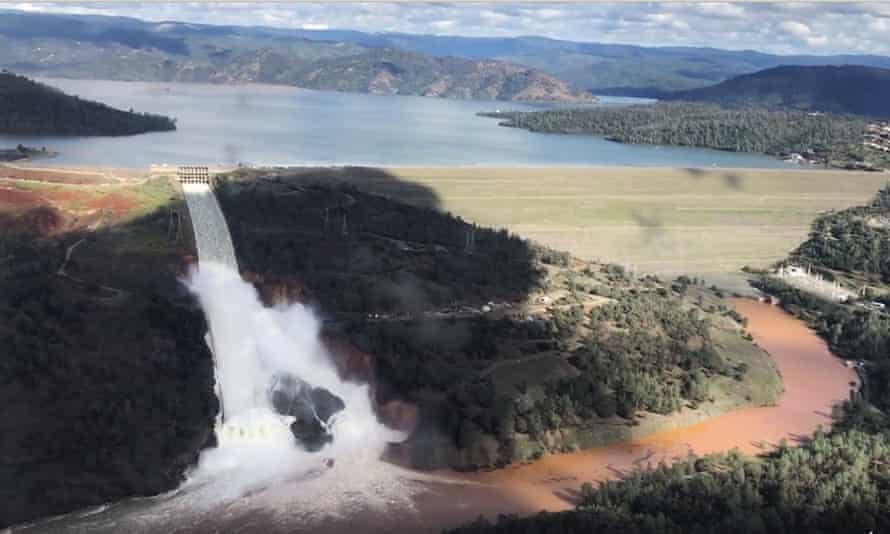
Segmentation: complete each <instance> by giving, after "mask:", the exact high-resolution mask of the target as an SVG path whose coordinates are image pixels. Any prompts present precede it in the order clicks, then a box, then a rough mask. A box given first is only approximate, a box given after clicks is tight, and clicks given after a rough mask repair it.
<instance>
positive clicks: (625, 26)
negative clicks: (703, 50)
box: [0, 1, 890, 55]
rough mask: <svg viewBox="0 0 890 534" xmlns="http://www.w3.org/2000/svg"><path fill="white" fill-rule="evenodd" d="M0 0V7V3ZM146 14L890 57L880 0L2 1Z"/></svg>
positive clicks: (889, 23) (887, 18)
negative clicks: (836, 0)
mask: <svg viewBox="0 0 890 534" xmlns="http://www.w3.org/2000/svg"><path fill="white" fill-rule="evenodd" d="M0 6H3V4H0ZM3 7H12V8H15V9H21V10H28V11H46V12H65V13H91V14H104V15H125V16H132V17H136V18H141V19H145V20H150V21H161V20H176V21H183V22H197V23H206V24H236V25H261V26H274V27H284V28H304V29H352V30H362V31H369V32H388V31H398V32H406V33H429V34H445V35H467V36H517V35H538V36H544V37H551V38H556V39H567V40H573V41H589V42H604V43H622V44H639V45H644V46H711V47H715V48H727V49H734V50H741V49H751V50H758V51H762V52H770V53H776V54H798V53H806V54H838V53H856V54H861V53H868V54H880V55H890V3H874V2H872V3H834V2H825V1H816V2H808V3H769V4H764V3H724V2H694V3H678V2H664V3H658V2H648V3H544V2H536V3H525V4H523V3H457V4H455V3H444V2H435V3H321V2H318V3H259V2H250V3H247V2H242V3H200V2H166V3H161V2H157V3H151V2H146V3H123V2H119V3H113V2H105V3H59V4H52V3H38V2H34V3H9V4H5V6H3Z"/></svg>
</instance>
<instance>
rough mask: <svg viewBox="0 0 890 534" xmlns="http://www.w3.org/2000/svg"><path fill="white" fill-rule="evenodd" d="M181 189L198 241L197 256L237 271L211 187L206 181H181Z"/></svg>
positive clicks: (236, 264)
mask: <svg viewBox="0 0 890 534" xmlns="http://www.w3.org/2000/svg"><path fill="white" fill-rule="evenodd" d="M182 190H183V192H184V193H185V201H186V203H187V204H188V208H189V215H190V216H191V220H192V228H193V229H194V232H195V241H196V242H197V245H198V260H199V261H200V262H204V263H206V262H212V263H218V264H220V265H224V266H226V267H228V268H230V269H232V270H233V271H235V272H238V260H236V259H235V247H234V246H232V237H231V236H230V235H229V227H228V225H227V224H226V218H225V217H224V216H223V213H222V210H221V209H220V207H219V202H217V200H216V195H214V194H213V189H211V188H210V185H209V184H206V183H183V184H182Z"/></svg>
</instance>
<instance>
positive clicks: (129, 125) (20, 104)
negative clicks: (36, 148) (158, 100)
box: [0, 71, 176, 135]
mask: <svg viewBox="0 0 890 534" xmlns="http://www.w3.org/2000/svg"><path fill="white" fill-rule="evenodd" d="M175 129H176V121H174V120H173V119H170V118H168V117H164V116H161V115H151V114H146V113H134V112H133V111H132V110H131V111H121V110H118V109H114V108H112V107H109V106H106V105H105V104H100V103H98V102H92V101H89V100H81V99H80V98H78V97H76V96H70V95H66V94H65V93H63V92H61V91H59V90H57V89H54V88H52V87H50V86H48V85H44V84H42V83H38V82H35V81H33V80H29V79H28V78H25V77H24V76H18V75H15V74H12V73H10V72H6V71H3V72H2V73H0V133H4V134H14V135H133V134H140V133H145V132H156V131H168V130H175Z"/></svg>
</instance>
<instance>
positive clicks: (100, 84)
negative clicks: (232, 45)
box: [0, 79, 791, 168]
mask: <svg viewBox="0 0 890 534" xmlns="http://www.w3.org/2000/svg"><path fill="white" fill-rule="evenodd" d="M40 81H42V82H44V83H47V84H49V85H52V86H54V87H57V88H59V89H61V90H63V91H65V92H67V93H69V94H73V95H77V96H79V97H80V98H85V99H90V100H96V101H99V102H103V103H106V104H108V105H111V106H114V107H117V108H120V109H125V110H126V109H133V110H135V111H138V112H148V113H157V114H163V115H167V116H171V117H173V118H175V119H176V120H177V127H178V129H177V131H175V132H155V133H148V134H142V135H135V136H126V137H73V136H71V137H57V136H37V137H29V136H17V135H0V147H11V146H16V145H17V144H19V143H23V144H25V145H29V146H37V147H41V146H46V147H47V148H48V149H51V150H54V151H56V152H58V153H59V155H58V156H56V157H55V158H53V159H52V160H50V161H51V163H52V164H53V165H66V166H92V167H124V168H146V167H148V166H150V165H153V164H168V165H182V164H202V165H225V166H230V165H235V164H238V163H245V164H253V165H282V166H286V165H368V166H398V165H416V166H425V165H436V166H439V165H463V166H473V165H487V166H549V165H563V166H565V165H577V166H586V165H602V166H613V165H622V166H625V165H626V166H656V167H723V168H789V167H790V166H791V165H790V164H788V163H785V162H783V161H781V160H779V159H777V158H772V157H769V156H764V155H758V154H741V153H733V152H723V151H718V150H709V149H699V148H684V147H666V146H647V145H624V144H620V143H615V142H611V141H606V140H605V139H603V138H601V137H594V136H582V135H556V134H544V133H534V132H528V131H525V130H520V129H516V128H505V127H502V126H499V125H498V120H497V119H492V118H486V117H479V116H477V115H476V113H478V112H482V111H495V110H501V111H505V110H535V109H552V108H554V107H570V106H557V105H553V104H527V103H517V102H500V101H472V100H451V99H442V98H429V97H416V96H397V95H370V94H357V93H337V92H329V91H313V90H307V89H299V88H295V87H286V86H271V85H209V84H186V83H166V82H119V81H95V80H66V79H41V80H40ZM645 102H648V101H647V100H644V99H633V98H618V97H601V99H600V101H599V103H598V104H597V105H602V106H615V105H628V104H634V103H645Z"/></svg>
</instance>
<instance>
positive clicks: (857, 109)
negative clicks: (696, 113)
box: [662, 65, 890, 118]
mask: <svg viewBox="0 0 890 534" xmlns="http://www.w3.org/2000/svg"><path fill="white" fill-rule="evenodd" d="M888 93H890V69H885V68H883V69H882V68H877V67H865V66H861V65H820V66H797V65H783V66H780V67H774V68H771V69H766V70H762V71H758V72H754V73H751V74H744V75H742V76H737V77H735V78H731V79H729V80H726V81H724V82H722V83H718V84H717V85H713V86H711V87H704V88H701V89H692V90H689V91H680V92H676V93H668V94H666V95H663V96H662V98H663V99H668V100H685V101H691V102H711V103H714V104H720V105H724V106H732V107H740V106H757V107H761V108H769V109H796V110H801V111H819V112H830V113H853V114H856V115H862V116H866V117H878V118H882V117H890V102H888V101H887V98H885V97H884V95H886V94H888Z"/></svg>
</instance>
